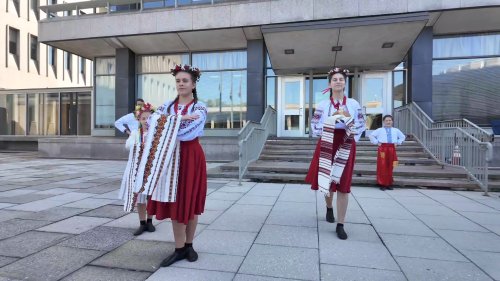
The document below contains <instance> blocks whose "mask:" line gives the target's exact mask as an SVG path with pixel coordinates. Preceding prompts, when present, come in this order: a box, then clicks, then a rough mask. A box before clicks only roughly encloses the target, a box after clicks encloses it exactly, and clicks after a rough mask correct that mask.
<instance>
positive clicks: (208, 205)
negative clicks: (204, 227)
mask: <svg viewBox="0 0 500 281" xmlns="http://www.w3.org/2000/svg"><path fill="white" fill-rule="evenodd" d="M233 204H234V201H225V200H215V199H207V201H206V202H205V210H212V211H225V210H227V209H228V208H229V207H231V205H233Z"/></svg>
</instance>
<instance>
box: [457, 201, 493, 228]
mask: <svg viewBox="0 0 500 281" xmlns="http://www.w3.org/2000/svg"><path fill="white" fill-rule="evenodd" d="M499 201H500V200H499ZM460 214H462V215H463V216H465V217H467V218H468V219H470V220H471V221H473V222H475V223H478V224H480V225H498V226H500V212H499V213H479V212H461V213H460Z"/></svg>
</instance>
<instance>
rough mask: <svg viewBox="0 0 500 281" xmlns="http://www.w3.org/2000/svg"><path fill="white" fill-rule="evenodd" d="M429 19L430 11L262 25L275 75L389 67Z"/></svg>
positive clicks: (396, 63)
mask: <svg viewBox="0 0 500 281" xmlns="http://www.w3.org/2000/svg"><path fill="white" fill-rule="evenodd" d="M428 20H429V15H428V13H415V14H404V15H392V16H379V17H368V18H355V19H341V20H326V21H317V22H306V23H290V24H276V25H270V26H263V27H262V33H263V36H264V39H265V42H266V46H267V49H268V51H269V56H270V59H271V63H272V66H273V69H274V70H275V72H276V73H278V74H293V73H302V72H305V73H307V72H309V70H311V69H313V70H314V71H315V72H326V71H328V69H330V68H331V67H332V66H334V65H335V66H342V67H348V68H350V69H354V68H359V69H360V70H361V69H362V70H392V69H394V67H395V66H397V65H398V64H399V63H400V62H401V61H402V60H403V58H404V57H405V55H406V54H407V52H408V50H409V49H410V47H411V46H412V44H413V42H414V41H415V39H416V38H417V36H418V35H419V33H420V32H421V30H422V29H423V28H424V27H425V25H426V23H427V22H428Z"/></svg>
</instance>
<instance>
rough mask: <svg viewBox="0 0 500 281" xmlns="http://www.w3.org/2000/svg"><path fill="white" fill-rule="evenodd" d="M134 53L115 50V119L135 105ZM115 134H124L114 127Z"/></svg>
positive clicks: (124, 49)
mask: <svg viewBox="0 0 500 281" xmlns="http://www.w3.org/2000/svg"><path fill="white" fill-rule="evenodd" d="M135 80H136V78H135V54H134V52H132V51H131V50H129V49H127V48H122V49H117V50H116V75H115V119H118V118H120V117H122V116H123V115H126V114H128V113H130V112H132V111H134V107H135V97H136V94H135ZM115 136H124V134H123V133H122V132H120V131H119V130H116V129H115Z"/></svg>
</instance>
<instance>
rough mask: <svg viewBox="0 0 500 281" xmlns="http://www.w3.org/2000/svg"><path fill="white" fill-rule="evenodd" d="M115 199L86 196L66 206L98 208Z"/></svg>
mask: <svg viewBox="0 0 500 281" xmlns="http://www.w3.org/2000/svg"><path fill="white" fill-rule="evenodd" d="M113 201H115V200H109V199H100V198H86V199H83V200H80V201H76V202H73V203H69V204H66V205H64V207H69V208H80V209H96V208H99V207H102V206H105V205H107V204H110V203H112V202H113Z"/></svg>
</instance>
